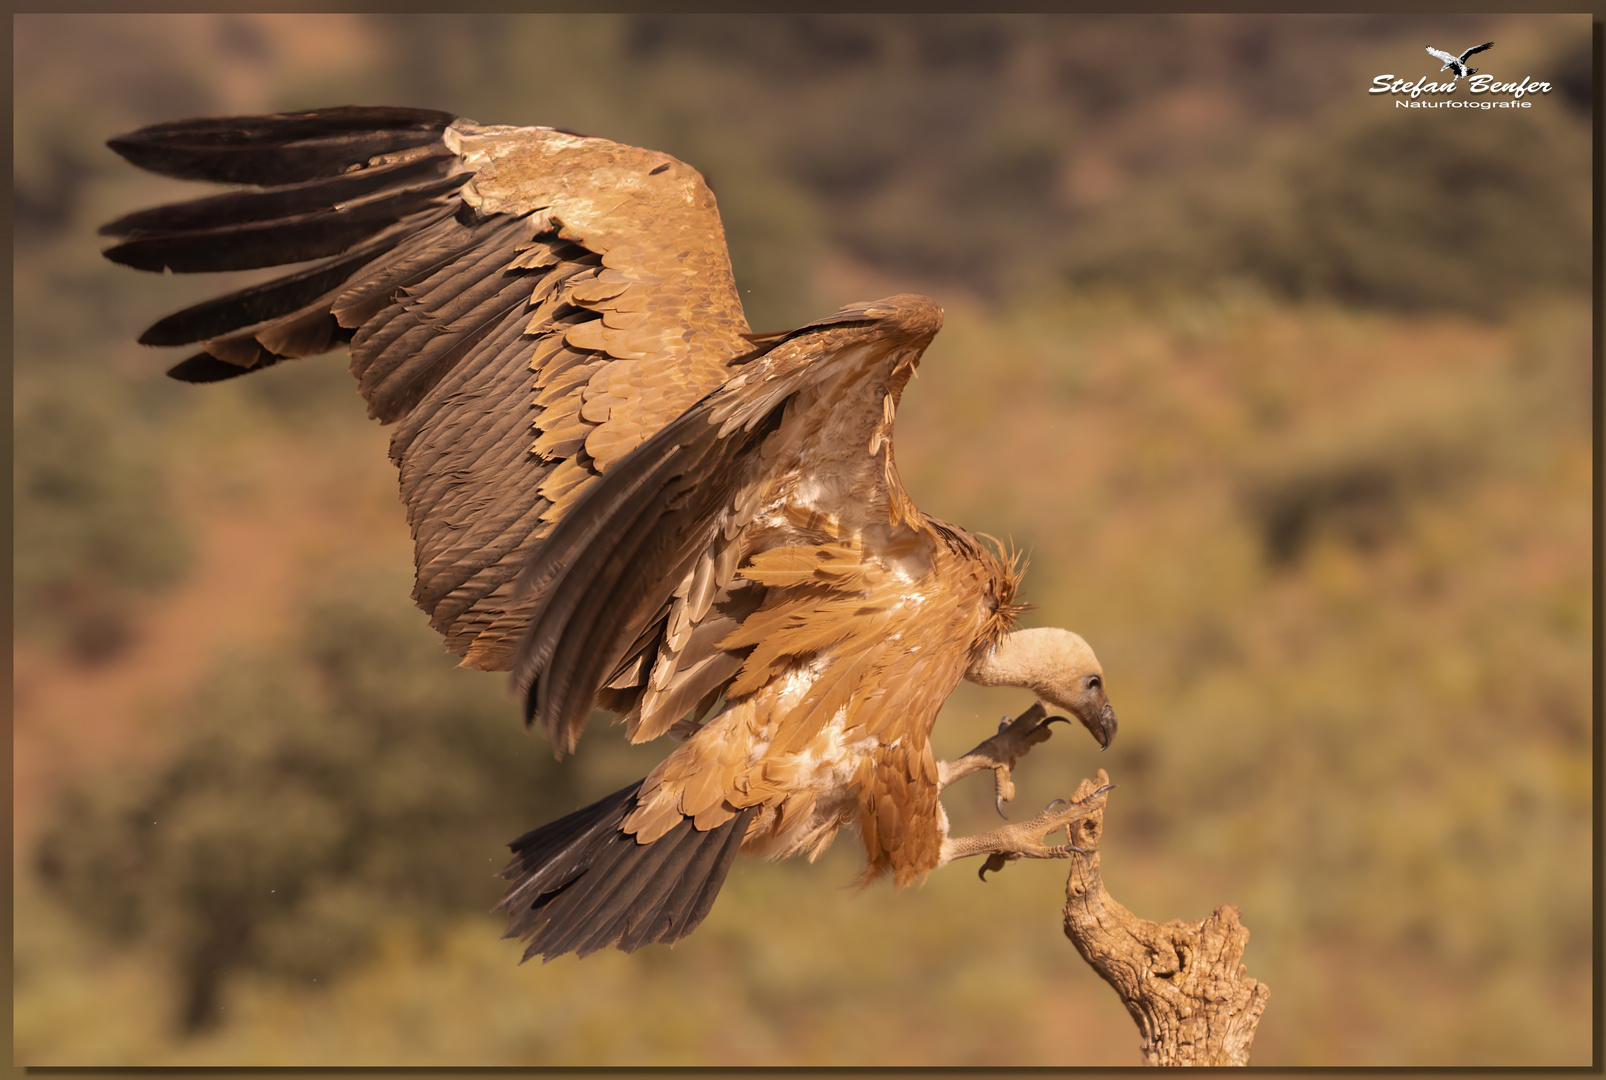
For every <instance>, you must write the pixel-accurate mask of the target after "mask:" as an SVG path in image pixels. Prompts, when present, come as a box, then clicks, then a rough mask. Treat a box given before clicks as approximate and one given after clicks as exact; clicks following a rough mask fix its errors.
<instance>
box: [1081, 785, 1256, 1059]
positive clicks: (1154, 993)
mask: <svg viewBox="0 0 1606 1080" xmlns="http://www.w3.org/2000/svg"><path fill="white" fill-rule="evenodd" d="M1108 783H1109V777H1108V776H1107V775H1106V774H1105V772H1104V770H1103V769H1100V770H1099V774H1098V779H1096V780H1083V781H1082V784H1081V786H1080V787H1079V788H1078V789H1077V792H1076V798H1077V799H1078V800H1080V799H1083V798H1085V797H1086V796H1088V795H1090V794H1091V793H1092V792H1094V791H1096V790H1097V789H1098V788H1099V787H1101V786H1103V785H1105V784H1108ZM1070 829H1071V843H1073V844H1075V845H1076V846H1077V847H1078V848H1080V849H1081V850H1082V851H1084V852H1086V854H1082V855H1073V856H1072V862H1071V876H1070V880H1069V881H1067V882H1066V885H1065V936H1066V937H1068V938H1070V939H1071V942H1072V943H1073V944H1074V945H1075V946H1076V950H1077V952H1079V953H1081V954H1082V958H1083V959H1084V960H1086V961H1087V962H1088V963H1089V964H1091V965H1092V966H1093V969H1094V970H1095V971H1097V972H1098V973H1099V975H1100V976H1102V977H1103V978H1104V981H1105V982H1107V983H1109V984H1110V985H1111V986H1112V987H1114V988H1115V992H1116V993H1117V994H1118V995H1120V998H1121V1001H1122V1003H1123V1004H1125V1005H1126V1009H1127V1012H1129V1013H1131V1014H1132V1019H1133V1020H1135V1021H1136V1022H1137V1025H1138V1031H1139V1033H1140V1034H1141V1035H1142V1038H1143V1063H1144V1064H1145V1065H1247V1064H1249V1047H1250V1044H1251V1043H1253V1042H1254V1039H1255V1028H1256V1026H1257V1025H1258V1024H1259V1023H1260V1015H1261V1013H1262V1012H1264V1011H1265V1008H1266V1001H1267V999H1268V998H1269V997H1270V996H1271V991H1270V990H1269V989H1268V988H1267V987H1266V984H1265V983H1261V982H1256V981H1255V980H1254V979H1251V978H1250V977H1249V975H1248V972H1247V971H1246V970H1245V969H1244V966H1243V964H1242V963H1240V961H1241V960H1242V959H1243V953H1244V946H1245V945H1246V944H1247V943H1248V941H1249V930H1248V928H1246V927H1245V926H1244V925H1243V923H1242V922H1240V921H1239V919H1238V909H1237V908H1236V907H1233V906H1232V905H1230V904H1223V905H1222V906H1221V907H1218V908H1216V910H1215V911H1214V912H1213V913H1212V914H1211V915H1210V917H1209V918H1207V919H1202V920H1200V921H1198V922H1181V921H1178V920H1173V921H1171V922H1167V923H1156V922H1150V921H1149V920H1147V919H1140V918H1138V917H1137V916H1136V915H1133V914H1132V913H1131V912H1130V911H1128V910H1127V909H1126V908H1124V907H1122V906H1121V905H1120V904H1119V903H1117V902H1116V900H1115V899H1114V898H1113V897H1112V896H1110V894H1109V893H1108V892H1107V891H1106V890H1105V888H1104V882H1103V880H1102V879H1101V877H1100V876H1099V839H1100V837H1101V836H1102V835H1103V832H1104V808H1103V807H1102V806H1100V807H1099V808H1098V809H1097V810H1095V811H1094V812H1093V813H1090V814H1089V815H1088V816H1087V817H1085V818H1083V819H1081V820H1080V821H1077V822H1074V823H1073V824H1072V825H1071V826H1070Z"/></svg>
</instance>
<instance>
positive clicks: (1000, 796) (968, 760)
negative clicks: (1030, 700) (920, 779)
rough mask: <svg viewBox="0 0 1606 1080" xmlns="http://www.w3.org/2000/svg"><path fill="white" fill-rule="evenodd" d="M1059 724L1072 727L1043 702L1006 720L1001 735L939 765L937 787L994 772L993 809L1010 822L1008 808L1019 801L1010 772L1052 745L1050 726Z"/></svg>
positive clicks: (1000, 726) (999, 731)
mask: <svg viewBox="0 0 1606 1080" xmlns="http://www.w3.org/2000/svg"><path fill="white" fill-rule="evenodd" d="M1056 720H1057V721H1059V722H1060V723H1062V724H1068V723H1070V721H1069V720H1067V719H1065V717H1063V716H1049V715H1048V711H1047V710H1046V709H1044V708H1043V704H1042V702H1036V703H1034V704H1033V705H1032V707H1031V708H1029V709H1027V710H1026V711H1025V712H1023V713H1021V714H1020V715H1019V716H1017V717H1015V719H1014V720H1011V719H1010V718H1009V717H1007V716H1006V717H1004V720H1003V723H1001V724H999V725H998V734H997V735H994V736H993V737H992V738H990V739H988V740H987V741H985V742H983V743H981V744H980V745H978V746H977V747H976V748H975V749H974V750H972V751H971V752H970V753H968V754H966V755H965V756H964V757H962V758H959V759H958V760H957V761H940V762H938V763H937V787H938V788H939V789H941V788H945V787H947V786H948V785H949V784H951V783H953V782H954V781H955V780H958V779H960V778H961V777H964V776H969V775H970V774H971V773H974V772H980V771H981V770H983V769H991V770H992V771H993V788H994V798H993V805H994V806H995V807H997V808H998V816H999V817H1001V818H1003V819H1004V820H1006V821H1008V820H1009V815H1008V814H1006V813H1004V804H1005V803H1007V802H1009V801H1010V800H1011V799H1013V798H1014V797H1015V781H1014V780H1012V779H1011V778H1010V770H1011V769H1013V768H1014V766H1015V762H1016V761H1017V760H1019V759H1020V758H1022V757H1025V756H1026V751H1028V750H1030V749H1031V748H1032V747H1034V746H1036V745H1037V744H1038V743H1041V742H1047V741H1048V737H1049V735H1051V734H1052V732H1050V731H1049V729H1048V725H1050V724H1052V723H1054V722H1055V721H1056Z"/></svg>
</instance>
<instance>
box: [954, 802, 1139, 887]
mask: <svg viewBox="0 0 1606 1080" xmlns="http://www.w3.org/2000/svg"><path fill="white" fill-rule="evenodd" d="M1114 786H1115V785H1114V784H1105V785H1104V786H1102V787H1100V788H1097V789H1095V790H1094V791H1092V792H1090V793H1089V794H1088V795H1087V797H1086V798H1083V799H1078V800H1077V801H1075V802H1067V801H1066V800H1064V799H1055V800H1054V801H1053V802H1051V803H1049V804H1048V806H1047V808H1046V809H1044V810H1043V812H1042V813H1041V814H1038V815H1037V816H1036V817H1034V818H1032V819H1031V820H1030V821H1023V822H1021V823H1020V824H1019V825H1001V826H999V827H998V828H996V829H990V830H988V831H987V832H984V833H977V834H976V835H975V836H961V837H958V838H957V839H953V840H944V841H943V842H942V862H941V863H940V864H939V865H942V866H946V865H947V864H948V863H951V862H953V861H954V860H955V859H963V858H966V857H967V856H970V855H986V856H987V861H986V863H984V864H983V865H982V868H981V870H980V871H979V872H978V873H977V876H978V877H980V878H981V879H982V880H983V881H986V880H987V871H989V870H1002V869H1003V868H1004V865H1005V864H1006V863H1010V862H1013V861H1014V860H1016V859H1022V858H1025V859H1068V858H1070V857H1071V855H1072V853H1075V854H1078V855H1086V854H1087V852H1086V851H1083V850H1082V849H1081V848H1079V847H1077V846H1076V845H1075V844H1073V843H1070V839H1071V826H1073V825H1075V824H1076V823H1077V822H1078V821H1081V820H1082V819H1083V818H1085V817H1087V816H1088V815H1089V814H1091V813H1093V812H1094V811H1096V810H1099V809H1102V808H1103V806H1104V796H1105V795H1106V794H1107V793H1108V792H1109V790H1110V789H1111V788H1112V787H1114ZM1057 829H1064V830H1065V839H1066V843H1063V844H1052V845H1051V844H1047V843H1044V841H1045V840H1047V838H1048V834H1049V833H1051V832H1054V831H1055V830H1057Z"/></svg>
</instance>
